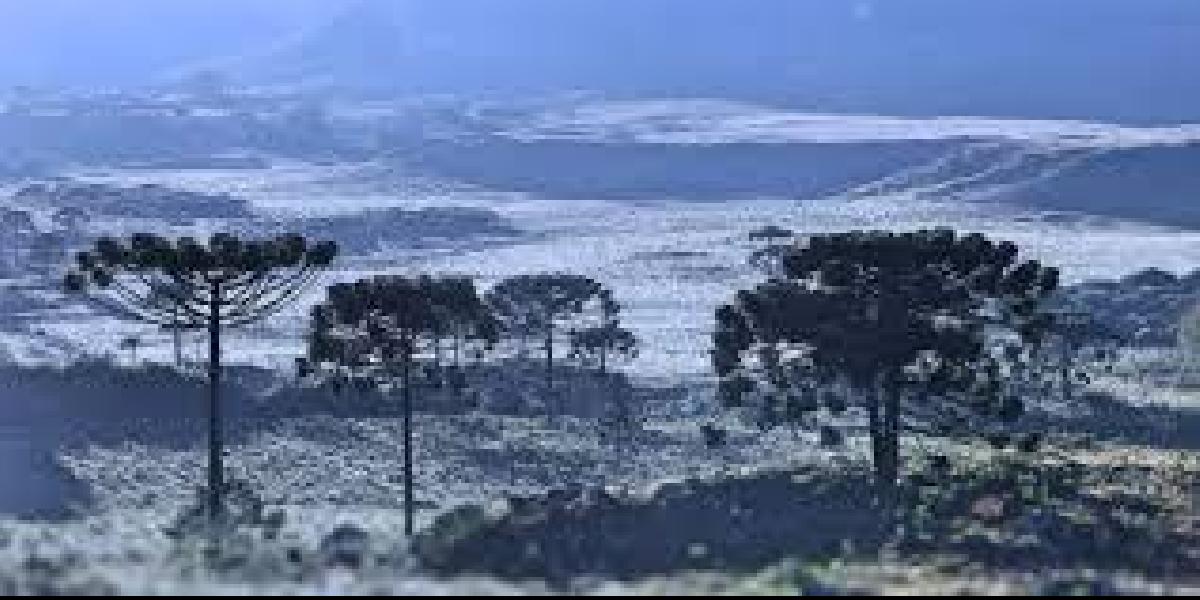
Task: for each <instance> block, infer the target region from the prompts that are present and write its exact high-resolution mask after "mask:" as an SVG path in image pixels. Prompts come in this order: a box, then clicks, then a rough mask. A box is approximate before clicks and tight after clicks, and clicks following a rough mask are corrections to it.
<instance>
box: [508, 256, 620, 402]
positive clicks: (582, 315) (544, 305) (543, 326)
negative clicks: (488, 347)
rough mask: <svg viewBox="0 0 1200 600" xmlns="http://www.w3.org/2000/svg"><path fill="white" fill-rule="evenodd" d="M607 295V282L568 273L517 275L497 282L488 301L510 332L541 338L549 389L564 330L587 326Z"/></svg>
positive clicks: (552, 382)
mask: <svg viewBox="0 0 1200 600" xmlns="http://www.w3.org/2000/svg"><path fill="white" fill-rule="evenodd" d="M605 297H606V291H605V290H604V286H602V285H600V283H598V282H596V281H594V280H592V279H591V278H588V277H584V276H583V275H572V274H567V273H539V274H536V275H517V276H514V277H510V278H508V279H505V280H504V281H501V282H500V283H498V284H496V286H495V287H493V288H492V289H491V291H490V292H489V293H488V295H487V301H488V305H490V306H491V307H492V310H493V311H494V312H495V314H496V318H497V319H499V321H500V324H501V327H502V328H503V329H504V331H505V332H506V333H508V334H509V335H513V334H519V335H521V337H524V336H525V335H527V334H528V335H535V336H538V337H540V338H541V340H542V348H543V352H544V355H545V360H546V389H547V390H549V389H550V388H552V387H553V384H554V347H555V343H556V341H557V340H558V337H559V335H560V332H562V331H563V330H567V331H570V330H572V329H575V330H580V329H583V328H584V327H587V323H586V320H587V318H588V315H589V313H590V312H592V311H593V310H595V309H597V308H598V307H599V306H600V304H601V303H602V301H603V298H605Z"/></svg>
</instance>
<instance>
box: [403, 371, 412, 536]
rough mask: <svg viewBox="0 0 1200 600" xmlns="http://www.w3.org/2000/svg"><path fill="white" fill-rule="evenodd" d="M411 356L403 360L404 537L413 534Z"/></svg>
mask: <svg viewBox="0 0 1200 600" xmlns="http://www.w3.org/2000/svg"><path fill="white" fill-rule="evenodd" d="M411 363H412V356H406V357H405V358H404V367H403V374H402V378H403V384H404V535H406V536H411V535H412V533H413V455H412V386H411V385H409V384H410V380H409V372H408V371H409V366H410V364H411Z"/></svg>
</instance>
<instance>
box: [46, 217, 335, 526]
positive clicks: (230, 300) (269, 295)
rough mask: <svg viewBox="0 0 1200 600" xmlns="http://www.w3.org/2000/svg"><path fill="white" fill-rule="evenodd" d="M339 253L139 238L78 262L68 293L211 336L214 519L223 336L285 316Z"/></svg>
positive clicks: (219, 471) (297, 240)
mask: <svg viewBox="0 0 1200 600" xmlns="http://www.w3.org/2000/svg"><path fill="white" fill-rule="evenodd" d="M336 252H337V249H336V247H335V246H334V244H333V243H332V242H322V243H318V244H309V243H308V242H307V241H305V239H304V238H302V237H300V236H296V235H289V236H281V237H278V238H275V239H271V240H254V241H243V240H240V239H238V238H236V237H233V236H230V235H225V234H217V235H214V236H212V238H211V239H210V240H209V242H208V244H207V245H205V244H202V243H200V242H197V241H196V240H194V239H192V238H186V237H185V238H180V239H178V240H176V241H171V240H167V239H164V238H161V237H159V236H156V235H152V234H135V235H132V236H130V237H129V239H128V240H117V239H113V238H101V239H100V240H97V241H96V243H95V246H94V248H93V249H92V250H91V251H88V252H81V253H80V254H79V255H78V260H77V264H76V265H75V269H74V270H73V271H72V272H70V273H68V274H67V276H66V279H65V285H66V288H67V290H68V291H73V292H79V293H86V294H87V296H88V297H89V298H91V299H92V300H93V301H95V302H97V303H98V304H100V305H101V306H103V307H105V308H106V309H108V310H110V311H112V312H114V313H115V314H117V315H120V316H123V317H126V318H128V319H132V320H135V321H139V322H143V323H148V324H151V325H155V326H157V327H160V328H176V329H180V330H182V329H191V330H206V331H207V332H208V339H209V346H208V380H209V381H208V385H209V411H208V413H209V414H208V417H209V427H208V441H209V443H208V511H209V518H210V520H211V522H212V523H213V524H215V523H216V522H217V520H218V519H219V517H220V516H221V513H222V493H223V491H224V487H225V482H224V466H223V452H224V449H223V445H224V444H223V440H222V436H221V404H220V389H221V386H220V383H221V333H222V331H223V330H226V329H230V328H236V327H241V326H245V325H248V324H251V323H254V322H256V321H259V320H261V319H263V318H266V317H267V316H269V315H271V314H273V313H275V312H277V311H279V310H280V309H282V308H284V307H285V306H287V305H288V304H289V303H290V302H291V301H293V300H294V299H296V297H297V296H298V295H299V294H300V292H301V291H302V290H304V289H305V287H306V286H307V285H308V284H309V283H310V282H312V281H313V279H314V278H315V277H316V276H317V274H318V272H319V271H321V270H322V269H324V268H326V267H328V266H329V264H330V263H331V262H332V261H333V258H334V256H335V254H336Z"/></svg>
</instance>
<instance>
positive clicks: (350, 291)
mask: <svg viewBox="0 0 1200 600" xmlns="http://www.w3.org/2000/svg"><path fill="white" fill-rule="evenodd" d="M450 289H454V290H456V291H455V293H454V294H453V295H450V294H448V290H450ZM474 290H475V288H474V286H473V285H471V286H465V285H462V283H461V282H457V283H455V282H454V281H451V280H436V279H432V278H430V277H419V278H412V279H410V278H407V277H402V276H396V275H383V276H377V277H373V278H370V279H362V280H359V281H357V282H354V283H341V284H336V285H333V286H330V287H329V289H328V290H327V298H326V300H325V301H324V302H322V303H321V304H318V305H317V306H316V307H315V308H314V309H313V318H312V330H311V332H310V334H309V340H308V356H307V358H306V359H305V360H304V361H302V364H303V365H304V371H305V374H313V375H316V376H318V377H326V378H328V377H333V378H337V379H341V378H345V379H351V380H355V381H358V382H363V383H366V384H368V385H370V386H371V387H375V388H380V389H389V388H395V387H399V388H400V391H401V392H402V393H403V409H404V531H405V533H406V534H412V531H413V448H412V414H413V407H412V388H413V385H414V383H415V382H416V381H417V380H418V379H419V378H418V377H416V376H415V373H414V368H415V367H416V366H418V362H419V361H420V360H421V359H433V357H434V355H435V353H436V352H435V346H436V345H437V344H438V343H439V341H440V340H441V339H442V337H441V336H442V335H443V333H444V332H445V331H446V330H447V325H446V321H445V319H446V315H447V314H450V313H453V312H456V309H455V308H454V307H455V306H474V305H480V304H481V302H479V300H478V297H476V298H475V299H471V298H469V297H465V296H462V295H463V294H474ZM451 297H453V298H454V303H453V304H448V303H449V302H450V300H451Z"/></svg>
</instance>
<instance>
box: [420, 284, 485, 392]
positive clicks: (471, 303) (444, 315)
mask: <svg viewBox="0 0 1200 600" xmlns="http://www.w3.org/2000/svg"><path fill="white" fill-rule="evenodd" d="M430 285H431V286H432V287H431V292H432V294H433V298H432V302H433V305H434V306H435V308H436V313H435V319H434V331H433V333H434V335H435V336H436V337H437V340H436V341H435V342H434V343H435V350H436V351H435V354H436V355H437V360H438V362H439V366H440V365H441V348H442V345H443V342H444V341H445V342H448V343H449V344H450V352H451V365H452V370H451V373H452V375H453V377H454V379H455V381H454V382H453V383H454V387H455V389H457V390H461V389H462V388H463V386H464V385H465V381H464V380H463V354H464V352H468V351H470V350H471V349H474V350H475V351H476V354H478V353H480V352H482V350H484V349H487V348H491V347H492V346H493V345H494V344H495V343H496V341H497V338H498V336H499V327H500V325H499V323H498V322H497V321H496V318H495V315H493V314H492V311H491V307H489V306H488V305H487V303H485V302H484V301H483V298H482V297H481V296H480V295H479V292H478V290H477V289H476V288H475V281H474V280H472V279H471V278H469V277H445V278H441V279H435V280H431V282H430Z"/></svg>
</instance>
